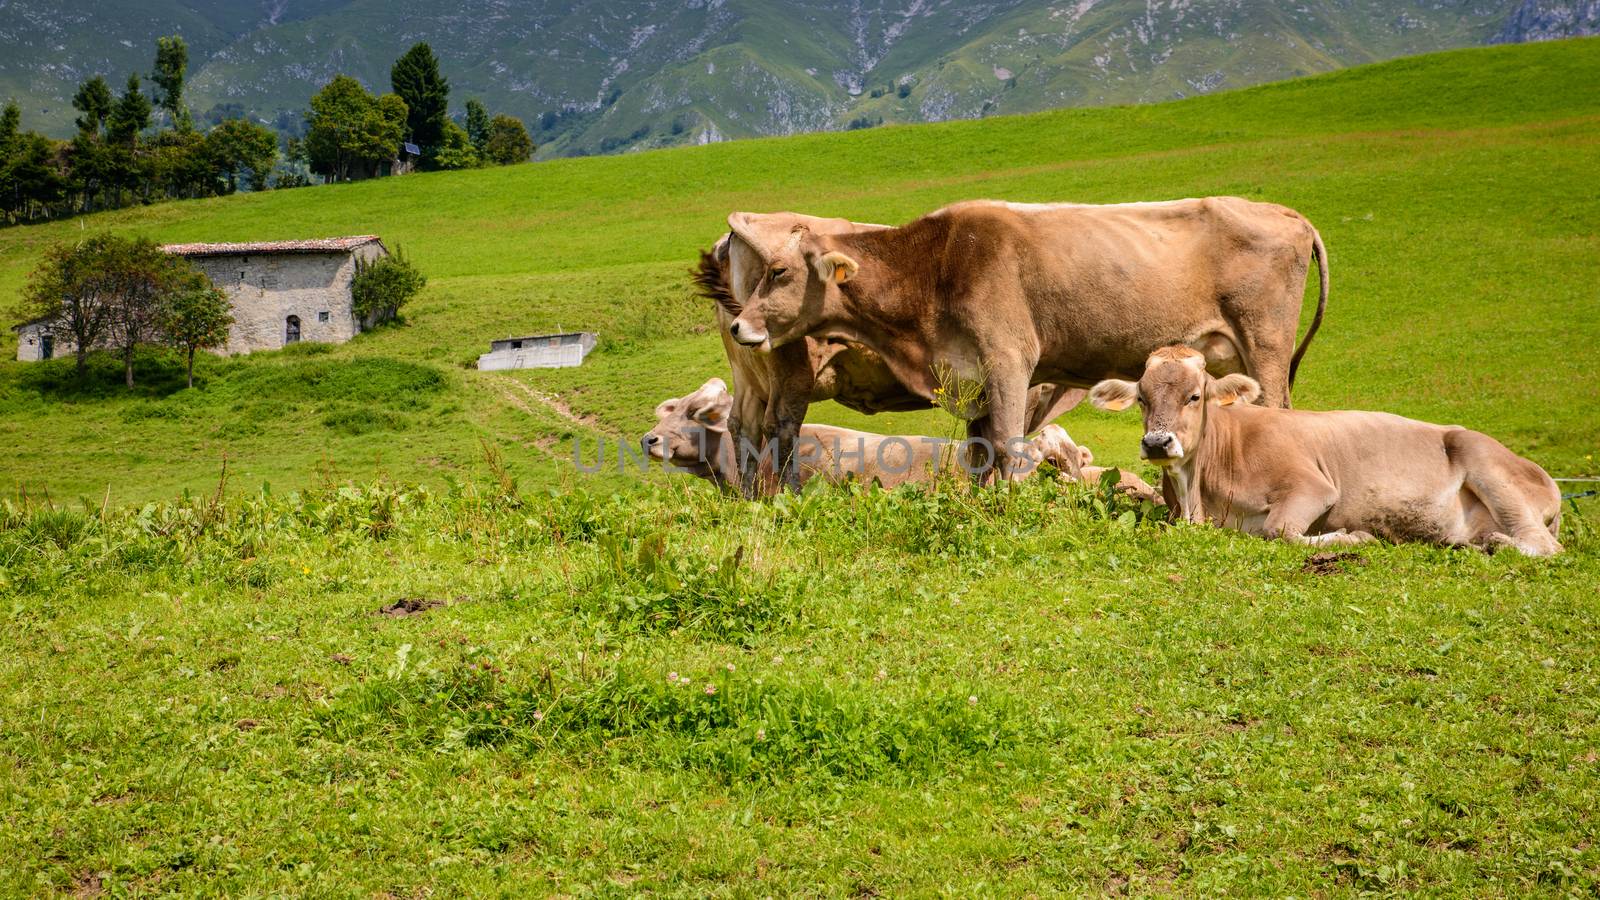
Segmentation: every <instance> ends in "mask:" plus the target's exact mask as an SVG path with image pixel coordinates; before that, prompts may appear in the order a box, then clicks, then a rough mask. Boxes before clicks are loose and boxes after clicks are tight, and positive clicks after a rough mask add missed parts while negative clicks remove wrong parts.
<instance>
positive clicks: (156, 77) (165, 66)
mask: <svg viewBox="0 0 1600 900" xmlns="http://www.w3.org/2000/svg"><path fill="white" fill-rule="evenodd" d="M188 72H189V45H188V44H186V43H184V40H183V38H181V37H178V36H177V35H173V36H172V37H164V38H157V39H156V70H155V71H154V72H152V73H151V74H150V80H151V81H153V82H155V85H156V87H158V88H160V89H161V93H160V94H159V95H158V96H157V97H156V98H155V99H156V103H157V105H159V106H160V107H161V108H162V109H164V110H166V111H167V117H168V120H169V121H170V122H172V127H173V128H176V129H178V130H179V131H188V130H190V129H191V128H193V127H194V120H193V118H191V117H190V115H189V108H188V107H187V106H184V105H183V80H184V77H185V76H186V75H187V74H188Z"/></svg>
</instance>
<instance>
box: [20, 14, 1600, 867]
mask: <svg viewBox="0 0 1600 900" xmlns="http://www.w3.org/2000/svg"><path fill="white" fill-rule="evenodd" d="M1597 76H1600V40H1596V41H1588V42H1572V43H1561V44H1550V45H1543V46H1535V47H1517V48H1507V49H1494V50H1486V51H1473V52H1469V53H1458V54H1448V55H1444V56H1439V57H1431V58H1425V59H1415V60H1406V61H1404V62H1400V63H1393V64H1387V65H1382V66H1376V67H1372V68H1367V69H1359V70H1352V71H1348V72H1342V73H1339V74H1337V75H1333V76H1328V77H1323V78H1317V79H1313V80H1308V81H1303V82H1296V83H1291V84H1284V85H1277V86H1272V87H1267V88H1262V89H1257V90H1250V91H1245V92H1241V93H1237V94H1231V95H1225V96H1219V97H1213V98H1206V99H1201V100H1195V101H1187V102H1184V103H1178V104H1171V105H1166V106H1158V107H1145V108H1137V109H1114V110H1098V111H1091V112H1073V113H1056V114H1047V115H1040V116H1033V117H1027V118H1016V119H996V120H991V121H986V122H982V123H970V124H956V125H944V126H936V127H917V128H909V127H908V128H896V129H884V130H880V131H874V132H870V133H855V134H850V135H828V136H814V137H804V138H797V139H787V140H774V141H761V142H751V143H744V144H733V145H723V146H717V147H709V148H704V149H697V150H682V151H671V152H663V153H656V154H646V155H640V156H634V157H629V158H606V159H595V160H583V161H572V162H556V163H550V164H540V165H533V166H525V167H519V168H517V169H514V170H497V171H489V172H474V173H466V174H456V175H428V176H415V177H407V178H403V179H393V180H389V181H385V182H378V183H365V184H357V185H348V186H341V187H336V188H326V189H323V188H319V189H305V190H297V191H289V192H283V193H273V194H264V195H251V196H244V197H234V198H229V199H225V200H218V201H204V202H199V203H177V204H168V205H165V206H160V207H154V208H150V209H145V210H131V211H123V212H119V213H115V214H111V215H106V216H100V217H96V218H95V219H93V220H91V221H89V222H87V223H84V224H85V227H89V228H99V227H109V228H114V229H117V230H119V231H123V232H128V233H147V234H150V235H152V236H154V237H157V238H160V239H163V240H226V239H245V238H287V237H301V236H308V235H325V234H343V233H358V232H367V231H375V232H378V233H381V234H383V235H384V236H385V237H386V238H387V239H388V240H390V241H391V243H398V244H400V245H403V246H404V247H405V248H406V250H407V251H408V252H409V253H410V254H411V255H412V256H413V257H414V258H415V259H416V260H417V261H418V262H419V263H420V264H421V265H422V266H423V267H424V268H425V269H426V270H427V271H428V272H429V273H430V275H431V276H432V281H431V283H430V285H429V287H428V289H427V291H426V292H425V294H424V295H423V296H422V297H421V298H420V299H419V300H418V301H417V303H416V305H415V307H414V308H413V309H411V310H409V313H408V316H407V321H406V322H405V323H404V324H403V325H401V326H398V327H392V328H384V329H380V330H378V331H375V332H372V333H369V334H367V335H363V336H362V337H360V338H359V339H357V340H356V341H354V342H352V343H350V344H347V345H343V346H340V347H331V348H330V347H316V346H306V345H300V346H297V347H295V348H293V349H292V350H290V351H286V352H281V353H269V354H257V355H254V356H250V357H245V358H237V359H226V360H223V359H212V360H207V361H206V365H205V366H204V368H203V370H202V372H201V381H200V384H199V385H198V386H197V387H196V388H195V389H193V390H184V389H181V384H182V379H181V377H180V376H179V374H178V371H177V368H176V363H175V361H171V360H165V361H164V360H163V359H161V358H159V357H154V356H153V357H149V358H146V359H144V360H141V363H140V370H139V371H140V377H141V379H142V381H141V387H140V388H139V389H138V390H137V391H135V392H134V393H133V394H132V395H129V394H128V393H126V392H125V391H124V390H123V389H122V388H121V387H120V386H119V384H118V378H117V373H116V371H115V369H114V368H112V367H110V366H106V371H104V372H102V373H100V375H99V377H97V379H95V380H92V381H91V382H90V383H89V384H87V385H76V386H75V385H73V384H72V382H71V381H70V379H68V378H67V377H66V376H67V365H68V364H67V363H65V362H58V363H53V364H44V365H21V364H17V363H14V362H9V361H7V362H3V363H0V441H3V442H4V445H5V447H6V448H7V451H6V454H5V455H4V457H0V473H3V475H4V481H5V484H6V490H7V493H8V494H12V495H15V494H16V493H18V492H20V491H22V490H26V492H27V497H28V498H27V500H26V501H24V500H22V499H20V498H18V497H16V496H11V497H9V498H0V611H3V613H4V615H5V620H4V624H5V627H4V629H0V635H3V637H0V807H3V808H4V809H5V810H6V813H5V815H3V816H0V840H3V841H4V842H5V845H6V846H7V847H8V848H10V850H11V852H10V856H9V859H8V864H7V865H3V866H0V894H5V895H17V896H37V895H49V894H58V895H60V894H69V893H70V894H75V895H77V896H98V895H101V894H114V895H118V896H122V895H127V896H147V895H153V894H159V893H174V894H184V895H192V894H226V895H314V896H323V895H341V896H342V895H365V896H425V895H433V896H457V895H467V896H484V895H505V896H527V895H544V894H562V895H570V896H576V895H584V896H589V895H599V896H622V895H630V894H635V893H642V892H655V893H661V894H673V895H678V894H682V895H692V896H706V895H714V896H757V895H759V896H769V895H771V896H781V895H794V894H805V895H816V894H824V895H829V896H834V895H846V894H848V895H852V896H880V895H889V896H908V895H909V896H916V895H931V894H950V895H956V896H989V895H1004V896H1032V895H1047V894H1056V893H1064V894H1070V895H1083V894H1097V893H1104V894H1124V893H1126V894H1133V895H1146V894H1153V893H1173V894H1182V895H1189V894H1200V895H1220V894H1225V893H1226V894H1230V895H1237V894H1251V895H1262V896H1290V895H1292V896H1309V895H1318V896H1330V895H1331V896H1353V895H1358V894H1367V893H1405V892H1416V893H1428V894H1436V895H1447V896H1498V895H1507V896H1522V895H1529V894H1551V895H1557V894H1561V895H1574V894H1576V895H1592V894H1593V893H1594V892H1595V891H1596V889H1597V886H1600V822H1597V821H1596V819H1595V816H1594V814H1593V811H1594V810H1595V809H1596V808H1597V806H1600V766H1597V762H1596V760H1597V759H1600V722H1597V720H1596V716H1595V710H1596V709H1600V678H1597V673H1600V655H1597V649H1596V643H1595V641H1594V639H1593V633H1594V627H1593V623H1594V622H1595V620H1596V618H1597V616H1600V608H1597V603H1600V600H1597V598H1596V591H1595V586H1596V584H1600V536H1597V534H1596V531H1595V527H1594V516H1595V508H1596V507H1595V504H1594V501H1592V500H1585V501H1580V505H1579V506H1578V507H1577V508H1576V509H1577V510H1580V511H1574V510H1569V515H1568V516H1567V517H1566V519H1565V521H1564V524H1563V533H1562V539H1563V541H1564V542H1565V544H1566V548H1567V553H1566V554H1564V555H1562V556H1560V557H1557V558H1555V559H1553V560H1543V561H1531V560H1526V559H1523V558H1520V557H1517V556H1515V555H1512V554H1501V555H1498V556H1494V557H1489V556H1484V555H1481V554H1478V553H1475V552H1469V551H1446V550H1439V549H1435V548H1428V547H1417V546H1405V547H1392V546H1383V545H1374V546H1367V547H1363V548H1361V549H1360V551H1359V553H1357V554H1355V555H1354V556H1353V557H1352V558H1345V559H1336V560H1328V559H1325V558H1321V557H1313V556H1312V554H1311V552H1310V550H1309V549H1308V548H1303V547H1298V546H1288V545H1283V544H1278V543H1275V542H1267V541H1260V540H1256V539H1253V538H1247V537H1243V536H1239V535H1236V534H1232V533H1229V532H1223V531H1219V530H1215V529H1211V528H1207V527H1201V526H1188V525H1176V526H1168V525H1165V524H1163V523H1158V522H1155V521H1152V520H1148V519H1140V517H1139V515H1138V513H1137V511H1135V510H1132V509H1128V508H1125V507H1123V506H1121V505H1119V503H1118V501H1116V500H1115V499H1110V500H1109V501H1108V498H1105V497H1102V496H1099V495H1098V494H1097V493H1096V492H1094V491H1092V490H1088V489H1083V488H1079V487H1075V486H1060V485H1057V484H1054V483H1050V482H1046V481H1044V480H1035V481H1032V482H1029V483H1026V484H1024V485H1021V486H1018V487H1017V488H1016V489H1006V490H994V491H985V492H981V493H978V494H969V493H967V492H963V491H959V490H944V491H936V492H918V491H896V492H882V491H860V490H855V489H851V490H821V491H812V492H808V493H806V494H804V495H801V496H798V497H793V496H784V497H780V498H776V499H774V500H772V501H770V502H760V503H746V502H742V501H735V500H730V499H727V498H723V497H721V496H718V495H717V494H716V493H714V492H713V491H711V490H709V489H708V488H707V486H705V485H703V484H699V483H695V482H692V481H690V480H688V479H685V478H682V477H676V478H669V477H667V476H664V475H660V474H655V475H652V476H650V477H648V478H644V477H641V476H621V475H610V476H605V477H602V476H583V475H580V474H578V473H576V472H574V471H573V469H572V467H571V464H570V462H569V460H568V450H567V448H566V446H565V444H564V442H565V441H566V439H567V438H569V437H571V436H573V435H582V436H585V437H586V438H587V439H588V440H589V444H588V447H589V449H590V451H591V452H592V448H593V439H594V438H595V437H597V436H599V435H609V436H619V437H627V438H630V439H631V438H633V437H636V436H637V435H638V434H639V433H640V432H641V431H643V430H644V429H645V428H646V427H647V426H648V424H649V422H650V419H651V408H652V407H653V406H654V405H655V403H656V402H657V401H658V400H659V399H661V398H663V397H665V396H668V395H672V394H679V393H682V392H684V391H686V390H688V389H690V388H692V387H694V386H695V385H697V384H699V383H700V381H701V380H703V379H704V378H705V377H707V376H709V375H713V374H726V370H725V362H724V360H723V359H722V351H721V348H720V343H719V341H718V340H717V337H716V335H714V334H712V333H709V331H707V329H706V327H705V326H706V325H707V323H708V322H709V321H710V312H709V310H708V309H707V308H706V304H705V303H704V302H702V301H699V300H695V299H692V298H691V297H689V295H688V291H687V288H686V286H685V283H686V277H685V273H684V270H685V269H686V268H687V267H688V265H689V263H690V262H691V261H692V259H693V258H694V251H695V250H696V249H698V248H699V247H701V246H704V245H706V244H707V243H709V242H710V241H711V240H712V239H713V238H714V237H715V236H716V235H717V234H718V233H720V231H721V229H722V220H723V218H724V217H725V216H726V214H727V212H728V211H729V210H731V209H778V208H794V209H801V210H806V211H811V212H818V213H832V214H842V215H850V216H855V217H858V218H863V219H873V220H879V221H886V220H887V221H893V220H896V219H903V218H906V217H909V216H912V215H914V214H916V213H918V212H920V211H923V210H925V209H928V208H930V207H933V206H936V205H938V204H941V203H944V202H947V201H950V200H955V199H958V198H965V197H974V196H998V197H1006V198H1011V199H1016V200H1052V199H1074V200H1089V201H1097V200H1098V201H1113V200H1133V199H1149V198H1158V197H1175V196H1186V195H1194V194H1207V193H1235V194H1243V195H1246V196H1251V197H1260V198H1264V199H1271V200H1276V201H1279V202H1283V203H1287V204H1290V205H1293V206H1295V207H1297V208H1299V209H1301V210H1302V211H1304V212H1305V213H1306V214H1307V215H1309V216H1310V217H1311V219H1312V220H1313V221H1314V222H1316V223H1317V224H1318V226H1319V227H1320V229H1321V231H1322V233H1323V235H1324V237H1325V239H1326V241H1327V244H1328V246H1329V249H1330V252H1331V254H1332V260H1333V298H1332V301H1331V304H1330V312H1329V317H1328V320H1327V322H1326V324H1325V326H1324V329H1323V332H1322V335H1321V336H1320V337H1319V338H1318V341H1317V343H1316V345H1315V346H1314V347H1313V349H1312V351H1311V353H1310V355H1309V356H1308V358H1307V362H1306V364H1305V367H1304V369H1303V371H1302V373H1301V384H1300V386H1299V388H1298V390H1297V393H1296V401H1297V403H1298V404H1299V405H1301V406H1303V407H1309V408H1328V407H1340V406H1361V407H1373V408H1383V409H1391V410H1395V411H1399V412H1405V413H1411V414H1414V415H1418V416H1423V417H1426V418H1430V419H1435V420H1439V421H1451V422H1459V423H1461V424H1464V425H1471V426H1476V427H1479V428H1482V429H1483V430H1486V431H1488V432H1490V433H1491V434H1495V435H1497V436H1499V437H1501V438H1503V439H1504V440H1505V441H1506V442H1507V443H1508V444H1510V445H1511V446H1512V447H1513V448H1515V449H1517V450H1519V451H1521V452H1524V453H1527V454H1529V455H1530V456H1532V457H1533V458H1535V459H1537V460H1539V461H1540V462H1542V463H1543V464H1545V465H1546V466H1548V467H1549V468H1550V469H1551V470H1552V471H1554V472H1556V473H1558V474H1563V473H1564V474H1579V473H1591V474H1592V473H1594V471H1595V464H1594V462H1593V459H1592V454H1594V453H1595V449H1596V448H1595V445H1596V443H1597V438H1600V431H1597V426H1596V423H1595V420H1594V415H1593V413H1594V410H1595V409H1596V408H1600V404H1597V402H1596V401H1597V400H1600V397H1597V392H1600V388H1597V386H1596V385H1597V379H1596V378H1595V374H1596V372H1597V371H1600V366H1597V363H1600V315H1597V312H1600V310H1597V309H1596V296H1597V294H1596V290H1595V286H1594V278H1593V275H1592V273H1593V271H1594V260H1595V259H1596V256H1597V252H1600V235H1597V233H1596V229H1595V223H1596V222H1600V195H1597V193H1596V191H1595V190H1594V172H1595V171H1596V170H1597V166H1596V163H1597V162H1600V96H1597V95H1594V94H1593V92H1583V91H1575V90H1571V89H1569V88H1570V86H1571V85H1573V84H1585V83H1595V82H1596V81H1597V80H1600V79H1597ZM77 228H78V225H77V223H62V224H57V225H52V226H46V227H41V228H27V229H11V230H8V231H3V232H0V297H12V296H15V293H16V291H17V290H18V288H19V286H20V285H21V283H22V280H23V277H24V275H25V273H26V271H27V270H28V268H29V267H30V266H31V265H32V264H33V262H34V260H35V259H36V258H37V255H38V253H39V251H40V250H41V248H42V247H44V246H45V245H47V244H48V243H49V242H51V241H55V240H63V239H68V238H70V237H72V236H73V234H74V233H76V229H77ZM558 325H559V326H564V327H568V328H575V327H592V328H596V329H598V330H599V331H600V332H601V333H602V335H603V344H602V346H601V347H600V348H599V349H598V350H597V351H596V352H595V353H594V354H593V355H592V356H591V357H590V359H589V361H588V362H586V363H585V365H584V366H583V367H581V368H579V369H573V370H560V371H548V372H513V373H483V374H480V373H478V372H476V371H473V370H470V369H467V368H464V367H463V363H466V362H468V361H469V360H471V359H472V358H473V357H475V356H476V354H477V353H479V352H480V351H481V350H482V349H483V348H484V347H485V346H486V343H487V341H488V339H489V338H491V337H494V336H500V335H504V334H506V333H508V332H521V331H530V330H536V329H540V328H545V327H555V326H558ZM0 349H3V350H4V352H5V354H6V356H7V357H9V356H10V355H11V353H10V351H11V349H12V347H11V346H10V344H9V343H7V344H6V345H5V346H4V347H3V348H0ZM818 416H819V418H822V419H825V420H829V421H835V422H841V423H845V424H852V425H858V426H864V427H869V428H874V429H876V430H880V431H923V432H932V431H938V432H940V433H944V432H946V431H948V429H949V428H950V422H949V420H948V419H945V418H943V417H942V414H936V413H919V414H904V415H895V416H879V417H863V416H855V415H852V414H849V413H847V412H845V411H843V410H841V409H838V408H832V407H830V408H825V409H822V410H819V411H818ZM1064 424H1065V425H1066V426H1067V428H1068V429H1069V430H1070V431H1071V432H1072V433H1073V434H1074V436H1076V437H1078V438H1079V439H1080V440H1082V441H1084V442H1085V443H1088V444H1090V445H1091V446H1093V447H1094V449H1095V450H1096V451H1097V453H1098V454H1099V455H1100V456H1101V457H1102V458H1104V459H1110V460H1114V461H1121V462H1130V461H1131V460H1132V456H1133V450H1134V444H1135V440H1136V434H1137V424H1136V423H1135V422H1134V421H1131V420H1130V418H1122V417H1111V416H1106V415H1101V414H1097V413H1094V412H1092V411H1088V410H1083V411H1074V412H1073V413H1071V414H1069V415H1068V416H1067V417H1066V418H1065V420H1064ZM224 458H226V460H227V471H228V479H227V481H226V482H225V483H222V484H221V485H220V488H219V479H218V473H219V470H220V469H221V466H222V462H223V460H224ZM263 481H265V482H270V488H267V487H263V486H262V484H261V482H263ZM413 481H417V482H421V484H420V485H414V484H408V482H413ZM181 490H188V491H189V492H190V496H188V497H184V498H180V499H177V500H174V499H171V498H172V495H174V494H175V493H177V492H179V491H181ZM45 493H48V494H49V495H50V497H51V498H52V502H48V503H46V502H42V501H41V496H42V495H43V494H45ZM80 494H82V495H87V497H88V498H89V502H88V503H86V504H81V505H80V504H78V503H75V502H72V501H71V500H70V499H68V498H72V497H74V496H75V495H80ZM146 501H148V502H146Z"/></svg>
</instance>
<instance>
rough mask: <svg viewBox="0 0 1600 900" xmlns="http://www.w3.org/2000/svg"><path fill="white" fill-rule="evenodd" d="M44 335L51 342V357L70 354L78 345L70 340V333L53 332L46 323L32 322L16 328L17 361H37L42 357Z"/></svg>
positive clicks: (56, 357)
mask: <svg viewBox="0 0 1600 900" xmlns="http://www.w3.org/2000/svg"><path fill="white" fill-rule="evenodd" d="M46 337H50V338H51V342H52V347H51V348H50V358H51V359H61V358H62V357H66V356H72V355H73V354H74V353H75V352H76V350H77V346H78V345H77V344H74V343H73V342H72V335H70V334H62V333H60V332H53V331H52V330H51V327H50V325H49V324H48V323H34V324H31V325H24V326H22V327H21V328H19V329H17V361H18V362H38V361H40V360H42V359H44V342H45V338H46Z"/></svg>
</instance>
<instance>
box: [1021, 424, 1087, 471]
mask: <svg viewBox="0 0 1600 900" xmlns="http://www.w3.org/2000/svg"><path fill="white" fill-rule="evenodd" d="M1030 444H1031V446H1032V447H1033V448H1034V450H1035V451H1037V452H1036V453H1034V454H1029V456H1030V457H1032V456H1036V457H1037V458H1036V459H1035V460H1034V462H1035V464H1037V463H1039V462H1041V461H1048V462H1049V463H1050V464H1051V465H1053V466H1055V467H1056V470H1057V471H1059V472H1062V473H1064V474H1065V475H1067V476H1069V477H1071V478H1075V479H1076V478H1079V477H1080V473H1081V472H1082V471H1083V467H1084V466H1087V465H1090V464H1091V463H1093V462H1094V454H1093V453H1092V452H1090V450H1089V448H1088V447H1080V446H1078V445H1077V444H1075V443H1073V441H1072V436H1071V435H1069V434H1067V430H1066V429H1065V428H1062V427H1061V426H1060V425H1056V424H1053V423H1052V424H1050V425H1046V426H1045V427H1044V428H1043V429H1041V430H1040V431H1039V434H1038V436H1037V437H1035V438H1034V439H1033V440H1032V441H1031V442H1030Z"/></svg>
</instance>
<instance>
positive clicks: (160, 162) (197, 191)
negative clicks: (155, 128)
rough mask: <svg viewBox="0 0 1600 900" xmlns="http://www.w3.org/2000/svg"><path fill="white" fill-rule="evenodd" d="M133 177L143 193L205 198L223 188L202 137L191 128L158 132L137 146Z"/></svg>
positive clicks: (219, 175)
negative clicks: (134, 175)
mask: <svg viewBox="0 0 1600 900" xmlns="http://www.w3.org/2000/svg"><path fill="white" fill-rule="evenodd" d="M136 180H137V182H138V185H137V186H138V187H139V188H140V189H141V191H142V192H143V193H144V194H145V195H146V196H149V195H150V194H152V193H154V194H158V195H160V196H165V197H183V198H194V197H209V196H212V195H213V194H218V193H221V192H222V188H223V181H222V177H221V173H220V172H219V171H218V167H217V165H216V164H215V163H214V162H213V161H212V158H211V153H210V150H209V148H208V147H207V145H206V139H205V137H204V136H203V135H201V134H200V133H199V132H196V131H194V130H189V131H173V130H168V131H161V132H158V133H157V134H156V136H155V138H154V139H152V140H151V141H149V142H147V143H146V144H145V145H144V146H143V147H141V148H140V153H139V157H138V169H137V177H136Z"/></svg>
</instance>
